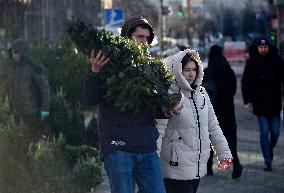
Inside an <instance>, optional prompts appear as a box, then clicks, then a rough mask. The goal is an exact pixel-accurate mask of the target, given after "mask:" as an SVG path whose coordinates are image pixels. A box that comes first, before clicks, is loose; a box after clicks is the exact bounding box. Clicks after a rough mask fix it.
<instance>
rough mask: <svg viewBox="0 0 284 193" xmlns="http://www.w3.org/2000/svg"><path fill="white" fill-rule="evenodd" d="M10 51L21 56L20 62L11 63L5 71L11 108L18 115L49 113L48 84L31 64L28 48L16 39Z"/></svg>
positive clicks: (38, 68)
mask: <svg viewBox="0 0 284 193" xmlns="http://www.w3.org/2000/svg"><path fill="white" fill-rule="evenodd" d="M11 50H14V51H16V52H17V53H19V54H20V55H21V60H20V61H12V62H11V64H10V65H7V68H6V70H5V72H6V77H7V79H8V84H9V94H8V95H9V99H10V102H11V104H12V106H13V108H14V109H15V110H16V112H17V113H19V114H20V115H31V114H35V113H38V112H39V111H49V103H50V87H49V83H48V81H47V78H46V76H45V75H44V74H43V73H42V71H41V70H40V67H39V66H37V65H35V64H34V63H33V62H32V57H31V49H30V47H29V46H28V44H27V43H26V42H25V41H24V40H22V39H17V40H15V41H14V42H12V45H11ZM0 74H2V73H0Z"/></svg>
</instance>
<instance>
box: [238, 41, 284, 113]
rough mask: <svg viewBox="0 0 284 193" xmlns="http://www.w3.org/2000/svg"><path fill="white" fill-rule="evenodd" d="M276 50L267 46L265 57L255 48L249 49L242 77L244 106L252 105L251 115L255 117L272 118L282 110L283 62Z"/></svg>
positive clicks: (271, 46) (254, 46)
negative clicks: (267, 50)
mask: <svg viewBox="0 0 284 193" xmlns="http://www.w3.org/2000/svg"><path fill="white" fill-rule="evenodd" d="M277 51H278V50H277V48H276V47H275V46H273V45H269V52H268V54H266V55H261V54H259V53H258V50H257V46H256V45H253V46H251V47H250V48H249V55H250V57H249V59H248V60H247V62H246V65H245V69H244V73H243V77H242V94H243V100H244V104H247V103H252V106H253V113H254V114H255V115H257V116H268V117H274V116H277V115H279V113H280V111H281V108H282V93H283V85H284V84H283V83H284V62H283V60H282V58H281V57H280V56H279V55H278V53H277Z"/></svg>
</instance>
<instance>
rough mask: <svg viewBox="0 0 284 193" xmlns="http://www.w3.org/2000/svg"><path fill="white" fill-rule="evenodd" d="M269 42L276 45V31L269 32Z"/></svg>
mask: <svg viewBox="0 0 284 193" xmlns="http://www.w3.org/2000/svg"><path fill="white" fill-rule="evenodd" d="M270 40H271V42H272V43H274V44H277V30H272V31H271V33H270Z"/></svg>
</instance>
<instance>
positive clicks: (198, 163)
mask: <svg viewBox="0 0 284 193" xmlns="http://www.w3.org/2000/svg"><path fill="white" fill-rule="evenodd" d="M193 93H194V91H191V99H192V101H193V105H194V108H195V111H196V115H197V125H198V130H199V131H198V138H199V148H198V150H199V151H198V152H199V153H198V162H197V166H198V167H197V176H196V177H198V178H200V176H199V168H200V157H201V136H200V121H199V114H198V110H197V106H196V102H195V100H194V98H193Z"/></svg>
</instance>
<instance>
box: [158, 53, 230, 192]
mask: <svg viewBox="0 0 284 193" xmlns="http://www.w3.org/2000/svg"><path fill="white" fill-rule="evenodd" d="M164 61H165V64H166V65H167V67H168V69H169V70H170V71H172V72H173V74H174V75H175V81H174V83H173V84H172V86H171V90H170V93H175V92H181V93H182V95H183V98H182V105H183V108H182V109H181V110H180V113H179V114H178V115H177V116H175V117H172V118H170V119H169V121H168V125H167V128H166V133H165V136H164V137H163V140H162V147H161V153H160V157H161V166H162V172H163V176H164V183H165V187H166V191H167V192H169V193H196V192H197V188H198V185H199V181H200V178H201V177H203V176H204V175H205V174H206V172H207V161H208V158H209V156H210V150H211V148H210V142H211V143H212V144H213V146H214V148H215V150H216V151H217V153H218V159H219V160H220V161H221V166H225V167H224V168H222V169H225V168H227V167H229V166H230V165H231V164H232V162H231V159H232V155H231V152H230V149H229V147H228V143H227V141H226V139H225V137H224V135H223V133H222V131H221V128H220V126H219V124H218V121H217V118H216V115H215V113H214V110H213V107H212V104H211V102H210V99H209V96H208V94H207V92H206V90H205V89H204V88H203V87H202V86H201V83H202V78H203V67H202V64H201V61H200V58H199V55H198V53H197V52H196V51H195V50H190V49H186V50H184V51H180V52H178V53H177V54H175V55H173V56H170V57H168V58H166V59H165V60H164ZM219 166H220V165H219ZM220 169H221V168H220Z"/></svg>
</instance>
